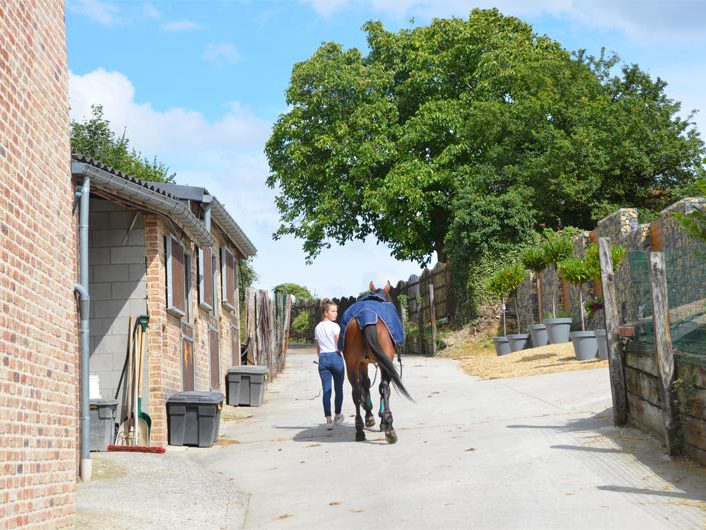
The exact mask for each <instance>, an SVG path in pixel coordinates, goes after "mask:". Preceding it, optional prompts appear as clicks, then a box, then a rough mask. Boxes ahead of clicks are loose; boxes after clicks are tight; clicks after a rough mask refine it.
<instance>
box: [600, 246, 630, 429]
mask: <svg viewBox="0 0 706 530" xmlns="http://www.w3.org/2000/svg"><path fill="white" fill-rule="evenodd" d="M598 252H599V259H600V262H601V284H602V286H603V307H604V309H603V313H604V315H605V330H606V340H607V341H608V365H609V371H610V393H611V396H612V398H613V422H614V423H615V425H617V426H621V425H625V424H627V422H628V393H627V386H626V385H625V371H624V369H623V356H622V353H621V351H620V342H619V339H618V325H619V323H620V322H619V316H618V315H619V314H618V300H617V299H616V296H615V275H614V274H613V258H612V257H611V253H610V239H609V238H607V237H601V238H599V240H598Z"/></svg>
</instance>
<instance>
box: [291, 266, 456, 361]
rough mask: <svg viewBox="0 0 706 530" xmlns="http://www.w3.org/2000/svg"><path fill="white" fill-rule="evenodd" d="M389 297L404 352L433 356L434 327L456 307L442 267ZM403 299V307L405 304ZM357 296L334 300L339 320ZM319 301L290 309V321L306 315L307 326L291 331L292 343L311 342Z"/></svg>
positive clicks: (409, 281) (451, 317) (402, 285)
mask: <svg viewBox="0 0 706 530" xmlns="http://www.w3.org/2000/svg"><path fill="white" fill-rule="evenodd" d="M390 295H391V296H392V298H393V300H395V302H396V304H397V308H398V311H399V312H400V315H401V318H402V322H403V323H404V327H405V348H404V350H405V352H406V353H413V354H425V355H435V354H436V335H437V324H438V323H445V322H449V321H453V320H454V318H455V305H454V299H453V295H452V290H451V279H450V276H449V271H448V267H447V266H446V264H445V263H437V264H436V266H435V267H434V268H433V269H431V270H429V269H426V268H425V269H424V270H423V271H422V273H421V275H419V276H417V275H416V274H413V275H412V276H410V277H409V278H408V279H407V281H402V280H400V281H399V282H398V283H397V285H395V286H394V287H393V288H392V290H391V292H390ZM404 297H406V302H407V303H406V304H404V303H403V302H404V300H405V298H404ZM356 299H357V297H356V296H348V297H343V298H333V299H332V300H333V301H334V302H335V303H336V304H338V315H339V320H338V323H339V324H340V323H341V322H340V320H341V318H342V316H343V313H344V312H345V310H346V309H348V308H349V307H350V306H351V305H353V304H354V303H355V301H356ZM319 303H320V300H318V299H316V300H313V301H310V302H298V303H296V304H295V305H294V307H293V309H292V320H294V319H295V318H297V316H298V315H300V314H301V313H303V312H306V313H308V314H309V323H310V326H309V327H308V328H307V329H306V331H304V333H297V332H294V331H292V340H293V341H297V342H307V343H310V342H313V341H314V328H315V327H316V324H318V322H319V321H320V320H321V311H320V309H319Z"/></svg>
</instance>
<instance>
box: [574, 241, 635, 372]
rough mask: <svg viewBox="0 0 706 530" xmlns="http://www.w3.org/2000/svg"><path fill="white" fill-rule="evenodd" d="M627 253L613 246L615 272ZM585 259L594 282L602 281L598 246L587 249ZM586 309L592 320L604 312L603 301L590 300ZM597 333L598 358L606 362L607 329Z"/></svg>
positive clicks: (620, 247) (598, 299)
mask: <svg viewBox="0 0 706 530" xmlns="http://www.w3.org/2000/svg"><path fill="white" fill-rule="evenodd" d="M626 253H627V251H626V250H625V247H622V246H620V245H611V247H610V257H611V260H612V261H613V271H614V272H617V271H618V269H619V268H620V264H621V262H622V261H623V259H624V258H625V254H626ZM584 259H585V260H586V262H587V267H588V269H589V273H590V274H591V277H592V278H593V279H594V281H601V280H600V278H601V262H600V258H599V256H598V245H596V244H591V245H589V246H588V248H586V257H585V258H584ZM584 307H585V309H586V313H587V314H588V317H589V318H590V317H591V316H593V314H595V313H596V312H598V311H603V299H602V298H594V299H593V300H589V301H587V302H586V304H585V306H584ZM595 333H596V340H597V341H598V358H599V359H603V360H605V359H607V358H608V339H607V337H606V331H605V329H597V330H595Z"/></svg>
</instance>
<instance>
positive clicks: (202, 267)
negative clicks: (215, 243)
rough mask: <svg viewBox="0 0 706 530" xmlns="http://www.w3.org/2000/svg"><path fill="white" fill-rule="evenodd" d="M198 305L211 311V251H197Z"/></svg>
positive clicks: (202, 249) (208, 249)
mask: <svg viewBox="0 0 706 530" xmlns="http://www.w3.org/2000/svg"><path fill="white" fill-rule="evenodd" d="M199 304H200V305H202V306H204V307H205V308H206V309H209V310H211V309H213V262H212V260H211V249H210V248H208V247H206V248H200V249H199Z"/></svg>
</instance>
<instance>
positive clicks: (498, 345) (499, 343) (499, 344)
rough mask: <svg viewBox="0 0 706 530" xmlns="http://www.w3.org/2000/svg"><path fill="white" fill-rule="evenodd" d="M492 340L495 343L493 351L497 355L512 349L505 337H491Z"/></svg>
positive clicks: (505, 353) (504, 353)
mask: <svg viewBox="0 0 706 530" xmlns="http://www.w3.org/2000/svg"><path fill="white" fill-rule="evenodd" d="M493 342H494V343H495V353H497V354H498V355H507V354H508V353H510V352H511V351H512V350H511V349H510V341H509V340H508V338H507V337H493Z"/></svg>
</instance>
